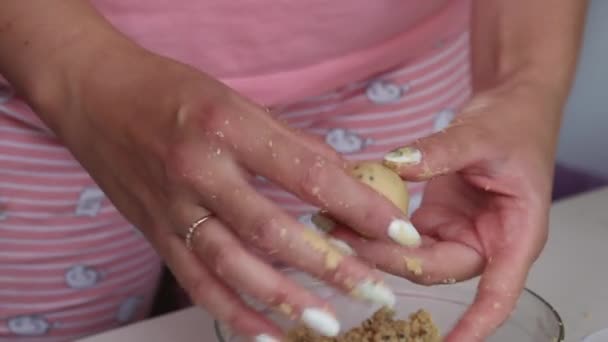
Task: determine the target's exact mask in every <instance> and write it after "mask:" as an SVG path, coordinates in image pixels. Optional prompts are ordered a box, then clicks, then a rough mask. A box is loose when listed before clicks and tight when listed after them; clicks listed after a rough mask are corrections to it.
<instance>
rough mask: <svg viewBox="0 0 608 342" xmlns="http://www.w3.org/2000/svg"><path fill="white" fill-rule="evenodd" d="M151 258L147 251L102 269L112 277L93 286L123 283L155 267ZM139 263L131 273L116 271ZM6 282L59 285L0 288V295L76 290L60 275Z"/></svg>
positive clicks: (50, 293) (28, 294)
mask: <svg viewBox="0 0 608 342" xmlns="http://www.w3.org/2000/svg"><path fill="white" fill-rule="evenodd" d="M152 259H153V255H152V254H150V253H147V254H145V255H143V256H140V257H139V258H138V259H134V260H130V261H128V262H125V263H123V264H121V265H120V267H114V268H113V269H107V270H105V271H104V273H106V274H107V273H109V272H113V274H112V277H111V279H110V280H104V279H102V280H101V281H100V282H99V283H97V284H96V285H95V288H97V289H103V288H108V287H114V286H115V285H116V284H120V283H124V282H125V280H128V279H131V278H133V277H134V275H138V274H141V273H145V272H144V270H148V271H149V270H152V269H153V268H157V267H158V266H157V265H156V264H155V263H154V264H153V263H151V262H150V261H151V260H152ZM154 259H155V261H156V260H157V259H156V258H154ZM139 264H141V265H142V267H139V268H137V271H134V272H131V273H124V272H123V273H120V272H118V271H121V270H126V269H128V268H129V267H133V266H134V265H139ZM3 278H5V277H0V280H2V281H6V280H4V279H3ZM7 282H14V283H23V282H30V283H34V284H41V283H60V284H61V286H57V287H58V288H57V287H55V289H51V290H24V289H13V290H0V296H20V297H23V296H41V297H42V296H59V295H70V294H74V293H75V292H76V291H77V290H75V289H72V288H67V287H65V285H64V284H65V278H64V277H63V275H62V276H57V277H52V278H51V277H47V278H36V277H32V278H27V277H19V278H16V279H15V278H13V279H10V278H9V280H8V281H7ZM125 287H126V286H123V287H121V288H125Z"/></svg>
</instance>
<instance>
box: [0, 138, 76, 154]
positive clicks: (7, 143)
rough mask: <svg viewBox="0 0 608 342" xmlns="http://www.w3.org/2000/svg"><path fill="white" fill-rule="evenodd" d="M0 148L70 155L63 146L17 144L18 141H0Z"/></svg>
mask: <svg viewBox="0 0 608 342" xmlns="http://www.w3.org/2000/svg"><path fill="white" fill-rule="evenodd" d="M0 146H4V147H12V148H21V149H28V150H34V151H49V152H64V153H66V154H67V155H71V154H70V152H69V151H68V150H67V149H66V148H65V147H63V146H57V145H49V144H45V143H38V144H35V143H26V142H18V141H6V140H4V141H3V140H0Z"/></svg>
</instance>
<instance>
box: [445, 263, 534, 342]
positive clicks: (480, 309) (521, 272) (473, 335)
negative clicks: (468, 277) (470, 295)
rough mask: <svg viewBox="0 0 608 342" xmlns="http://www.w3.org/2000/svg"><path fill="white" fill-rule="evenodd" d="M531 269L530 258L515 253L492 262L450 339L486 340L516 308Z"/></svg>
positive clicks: (448, 341) (454, 341)
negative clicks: (517, 257)
mask: <svg viewBox="0 0 608 342" xmlns="http://www.w3.org/2000/svg"><path fill="white" fill-rule="evenodd" d="M528 269H529V261H528V260H525V259H524V258H521V257H520V258H519V260H517V259H516V255H515V254H513V253H510V254H509V255H501V256H496V257H495V258H494V259H493V260H492V259H491V260H490V261H488V264H487V267H486V269H485V271H484V274H483V276H482V278H481V281H480V283H479V286H478V290H477V296H476V297H475V300H474V302H473V304H472V305H471V306H470V307H469V308H468V309H467V311H466V312H465V313H464V315H463V316H462V318H461V319H460V320H459V322H458V323H457V324H456V326H455V327H454V329H453V330H452V332H451V333H450V334H448V336H447V338H446V341H447V342H452V341H453V342H457V341H485V339H486V338H487V337H489V336H490V335H491V334H492V333H493V332H494V331H495V330H496V329H497V328H498V327H499V326H500V325H501V324H502V323H503V322H504V321H505V320H506V319H507V317H508V316H509V314H510V313H511V312H512V311H513V309H514V307H515V305H516V303H517V299H518V298H519V295H520V294H521V292H522V290H523V288H524V285H525V279H526V274H527V271H528Z"/></svg>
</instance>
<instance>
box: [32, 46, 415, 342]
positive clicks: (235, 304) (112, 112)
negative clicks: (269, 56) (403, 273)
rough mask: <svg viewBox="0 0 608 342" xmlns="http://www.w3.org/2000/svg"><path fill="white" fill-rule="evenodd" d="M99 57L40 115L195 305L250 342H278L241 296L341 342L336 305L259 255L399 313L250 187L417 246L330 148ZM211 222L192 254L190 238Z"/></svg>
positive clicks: (222, 89) (202, 84) (132, 59)
mask: <svg viewBox="0 0 608 342" xmlns="http://www.w3.org/2000/svg"><path fill="white" fill-rule="evenodd" d="M104 43H105V44H104V46H112V48H110V49H107V48H103V49H101V48H100V49H97V50H95V51H94V53H89V55H88V61H89V62H86V63H85V62H82V61H81V62H80V63H79V64H78V67H77V68H74V69H72V70H70V71H69V72H66V73H65V75H67V76H66V80H67V81H68V82H67V83H66V85H65V86H64V87H62V88H61V89H64V90H65V94H64V97H63V100H62V101H57V97H55V96H53V97H49V96H39V95H40V94H41V93H40V91H41V90H42V91H43V93H44V89H42V88H38V93H37V94H36V95H38V96H34V97H33V100H34V104H35V105H36V108H37V109H38V110H39V112H40V113H41V117H42V118H43V119H44V121H46V123H47V124H48V125H49V127H51V128H52V129H53V130H54V131H55V133H56V134H57V135H58V136H59V137H60V138H61V139H62V140H63V141H64V142H65V144H66V145H67V146H68V147H69V149H70V150H71V151H72V152H73V154H74V155H75V156H76V158H77V159H78V161H79V162H80V163H81V164H82V165H83V166H84V167H85V168H86V169H87V171H88V172H89V173H90V174H91V175H92V177H93V178H94V179H95V180H96V182H97V183H98V184H99V186H100V187H101V188H102V189H103V190H104V192H105V193H106V195H107V196H108V197H109V199H110V200H111V201H112V202H113V204H114V205H115V206H116V208H117V209H118V210H119V211H120V212H121V213H122V214H123V215H124V216H125V217H126V218H127V219H128V220H130V221H131V222H132V223H133V224H134V225H135V226H137V227H139V228H140V229H141V230H142V231H143V233H144V234H145V235H146V237H147V238H148V239H149V241H150V242H151V243H152V245H153V246H154V247H155V248H156V249H157V251H158V252H159V254H160V255H161V256H162V257H163V258H164V260H165V261H166V262H167V264H168V265H169V267H170V268H171V270H172V272H173V273H174V274H175V276H176V278H177V279H178V280H179V282H180V283H181V285H182V286H183V287H184V288H185V289H186V290H187V292H188V293H189V294H190V296H191V297H192V299H193V300H194V302H195V303H196V304H198V305H200V306H202V307H204V308H206V309H207V310H208V311H209V312H210V313H212V314H213V315H214V316H215V317H216V318H217V319H219V320H221V321H224V322H226V323H228V324H229V325H231V326H232V327H233V328H234V329H235V330H237V331H239V332H240V333H242V334H245V335H247V336H251V337H256V336H272V337H275V338H278V337H280V336H282V335H281V334H282V333H281V331H280V330H279V329H278V328H277V327H276V326H275V325H273V324H272V323H271V322H270V321H269V320H268V319H266V318H264V317H263V316H261V315H260V314H258V313H257V312H256V311H254V310H253V309H252V308H250V307H248V306H247V305H246V304H245V303H244V302H243V300H242V299H241V298H240V297H239V296H238V295H237V293H242V294H245V295H247V296H248V297H251V298H254V299H256V300H257V301H258V302H262V303H264V304H265V305H268V306H271V307H275V308H277V309H278V310H280V311H281V312H283V313H284V314H285V315H287V316H289V317H291V318H294V319H301V320H302V321H303V322H304V323H305V324H307V325H308V326H310V327H311V328H313V329H314V330H316V331H318V332H320V333H322V334H325V335H335V334H336V333H337V332H338V329H339V326H338V325H339V324H338V322H337V321H336V319H335V318H334V316H333V314H332V309H331V308H330V307H329V305H328V304H327V303H326V302H324V301H323V300H322V299H320V298H319V297H317V296H316V295H314V294H312V293H311V292H309V291H308V290H306V289H304V288H303V287H301V286H300V285H298V284H296V283H295V282H293V281H292V280H290V279H288V278H287V277H286V276H285V275H283V274H281V273H280V272H279V271H277V270H276V269H274V268H273V267H272V266H271V264H269V262H268V261H266V258H261V257H260V256H259V255H258V254H257V253H254V252H253V250H256V251H259V252H262V254H265V255H269V256H271V257H272V258H274V259H278V260H280V261H282V262H284V263H286V264H288V265H290V266H292V267H294V268H298V269H300V270H303V271H305V272H307V273H309V274H311V275H313V276H315V277H318V278H321V279H323V280H325V281H326V282H328V283H329V284H331V285H333V286H335V287H337V288H339V289H341V290H343V291H346V292H348V293H351V294H353V295H355V296H358V297H359V298H363V299H368V300H372V301H375V302H380V303H383V304H388V305H391V304H392V302H393V301H394V297H393V294H392V292H391V291H390V290H389V289H388V288H387V287H385V286H384V285H383V284H382V283H381V282H380V279H379V278H378V275H376V274H375V273H374V272H373V270H372V269H371V267H370V266H368V265H366V264H365V263H363V262H362V261H361V260H359V259H357V258H356V257H354V256H351V255H344V254H342V253H341V252H340V249H338V248H336V247H335V246H334V245H333V244H332V243H330V242H328V240H327V239H325V238H324V237H322V236H320V235H318V234H317V233H315V232H314V231H312V230H310V229H307V228H305V227H304V226H303V225H301V224H299V223H298V222H297V221H296V220H294V219H293V218H292V217H290V216H289V215H287V214H286V213H285V212H284V211H282V210H281V209H279V207H278V206H277V205H276V204H275V203H272V202H271V201H269V200H268V199H267V198H265V197H263V196H262V195H260V194H258V193H257V192H256V191H255V190H254V188H253V187H252V186H251V185H250V179H251V176H252V175H259V176H263V177H265V178H267V179H268V180H270V181H272V182H274V183H276V184H278V185H280V186H281V187H283V188H284V189H286V190H288V191H290V192H291V193H293V194H295V195H297V196H299V197H300V198H302V199H304V200H305V201H307V202H310V203H312V204H314V205H316V206H318V207H320V208H322V209H324V210H327V211H328V212H329V213H330V214H331V216H332V217H334V218H336V219H337V220H339V221H341V222H343V223H344V224H346V225H348V226H349V227H353V229H356V230H358V232H359V233H360V234H362V235H364V236H366V237H370V238H378V239H384V240H390V239H391V236H392V238H393V239H392V240H395V241H397V242H399V241H401V242H402V243H403V241H404V240H403V239H402V238H403V237H404V236H405V237H411V236H410V235H411V234H414V235H415V236H414V237H416V236H417V233H416V231H415V229H414V228H413V226H411V224H410V223H409V221H408V220H407V219H406V218H405V217H404V215H403V214H402V213H401V212H400V210H399V209H397V208H396V207H394V206H393V205H392V204H391V203H390V202H388V200H386V199H385V198H384V197H382V196H381V195H379V194H378V193H376V192H375V191H373V190H372V189H371V188H369V187H367V186H365V185H363V184H361V183H360V182H359V181H357V180H356V179H355V178H353V177H351V176H350V175H349V171H348V165H347V163H346V162H345V161H344V160H342V159H341V158H340V157H339V156H338V155H337V154H336V153H335V152H334V151H333V150H331V149H330V148H328V147H327V146H326V145H324V144H322V143H320V142H317V141H316V140H314V139H313V138H311V137H308V136H306V135H304V134H301V133H298V132H295V131H293V130H291V129H289V128H288V127H286V126H284V125H283V124H281V123H279V122H277V121H276V120H275V119H273V117H272V116H271V115H269V113H268V112H267V111H266V110H265V109H264V108H262V107H260V106H258V105H256V104H254V103H252V102H251V101H248V100H247V99H245V98H244V97H242V96H240V95H239V94H237V93H236V92H234V91H233V90H231V89H229V88H228V87H226V86H224V85H223V84H221V83H220V82H218V81H216V80H214V79H212V78H211V77H209V76H207V75H205V74H203V73H201V72H199V71H197V70H194V69H193V68H190V67H188V66H186V65H183V64H180V63H177V62H175V61H172V60H169V59H167V58H163V57H159V56H156V55H153V54H151V53H149V52H147V51H144V50H142V49H140V48H139V47H135V46H133V45H132V44H130V43H128V42H125V41H124V40H122V39H117V40H116V41H105V42H104ZM53 93H54V94H56V93H57V91H53ZM209 213H213V214H214V216H213V218H212V219H211V220H209V221H207V222H205V223H203V224H202V225H201V226H200V228H199V229H198V231H197V234H196V235H195V237H194V240H193V253H192V252H190V251H189V250H188V249H187V248H186V246H185V243H184V236H185V235H186V231H187V227H188V226H190V225H191V224H192V223H193V222H194V221H196V220H197V219H199V218H200V217H203V216H205V215H207V214H209ZM389 228H390V229H389ZM408 234H409V235H408ZM418 238H419V236H418ZM406 240H407V239H406ZM261 340H262V339H260V341H261Z"/></svg>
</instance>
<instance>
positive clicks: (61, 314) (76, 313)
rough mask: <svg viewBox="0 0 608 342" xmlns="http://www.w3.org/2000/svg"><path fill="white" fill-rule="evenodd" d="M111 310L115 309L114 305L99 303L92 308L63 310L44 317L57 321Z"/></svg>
mask: <svg viewBox="0 0 608 342" xmlns="http://www.w3.org/2000/svg"><path fill="white" fill-rule="evenodd" d="M112 308H116V303H101V304H95V305H92V306H86V307H84V308H82V307H79V308H78V309H76V310H69V309H68V310H63V311H61V312H57V313H50V314H48V315H46V317H47V318H49V319H51V320H57V319H61V318H66V317H71V316H84V315H86V314H90V313H94V312H99V311H104V310H107V309H112Z"/></svg>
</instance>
